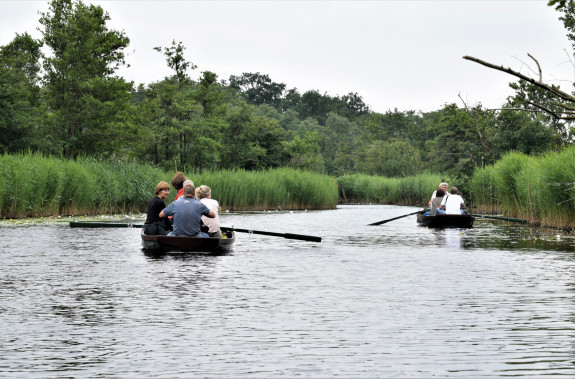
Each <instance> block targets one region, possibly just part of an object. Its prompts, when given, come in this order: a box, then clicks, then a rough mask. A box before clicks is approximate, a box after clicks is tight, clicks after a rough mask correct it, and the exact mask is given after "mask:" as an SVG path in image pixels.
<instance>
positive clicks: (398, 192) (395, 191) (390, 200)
mask: <svg viewBox="0 0 575 379" xmlns="http://www.w3.org/2000/svg"><path fill="white" fill-rule="evenodd" d="M443 181H446V179H445V178H444V177H442V176H441V175H439V174H421V175H417V176H409V177H405V178H385V177H380V176H368V175H364V174H353V175H345V176H342V177H339V178H337V183H338V186H339V191H340V197H341V198H342V199H343V200H344V201H346V202H360V203H371V202H373V203H383V204H403V205H427V203H428V201H429V198H430V196H431V193H432V192H433V191H434V190H436V189H437V187H438V185H439V183H441V182H443Z"/></svg>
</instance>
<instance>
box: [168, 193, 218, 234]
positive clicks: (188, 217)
mask: <svg viewBox="0 0 575 379" xmlns="http://www.w3.org/2000/svg"><path fill="white" fill-rule="evenodd" d="M195 192H196V188H195V187H194V186H193V184H186V185H185V186H184V197H182V198H180V199H178V200H175V201H173V202H172V203H171V204H170V205H168V206H167V207H166V208H165V209H164V210H162V211H161V212H160V217H166V216H174V231H173V232H171V233H169V234H168V235H169V236H191V237H209V235H208V234H207V233H204V232H202V231H201V224H202V216H207V217H209V218H214V217H216V215H215V213H214V211H211V210H210V209H209V208H208V207H206V206H205V205H204V204H202V203H200V202H199V201H198V200H197V199H196V198H195V197H194V195H195Z"/></svg>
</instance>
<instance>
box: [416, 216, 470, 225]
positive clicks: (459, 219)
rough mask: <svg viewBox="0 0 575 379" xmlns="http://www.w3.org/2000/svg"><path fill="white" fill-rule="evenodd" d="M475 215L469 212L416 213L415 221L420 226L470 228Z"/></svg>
mask: <svg viewBox="0 0 575 379" xmlns="http://www.w3.org/2000/svg"><path fill="white" fill-rule="evenodd" d="M474 221H475V217H473V216H472V215H469V214H465V215H436V216H424V215H422V214H418V215H417V223H418V224H419V225H420V226H427V227H429V228H471V227H473V222H474Z"/></svg>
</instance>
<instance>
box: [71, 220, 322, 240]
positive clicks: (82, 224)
mask: <svg viewBox="0 0 575 379" xmlns="http://www.w3.org/2000/svg"><path fill="white" fill-rule="evenodd" d="M143 226H144V225H142V224H129V223H122V222H105V221H104V222H100V221H70V227H71V228H141V227H143ZM221 229H222V230H234V231H236V232H240V233H252V234H263V235H266V236H274V237H283V238H290V239H294V240H304V241H312V242H321V237H316V236H306V235H304V234H293V233H274V232H265V231H262V230H251V229H238V228H228V227H225V226H222V227H221Z"/></svg>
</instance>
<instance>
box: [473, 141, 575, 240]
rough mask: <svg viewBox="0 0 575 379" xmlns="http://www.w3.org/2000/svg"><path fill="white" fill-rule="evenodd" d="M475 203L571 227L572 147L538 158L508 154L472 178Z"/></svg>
mask: <svg viewBox="0 0 575 379" xmlns="http://www.w3.org/2000/svg"><path fill="white" fill-rule="evenodd" d="M472 189H473V193H474V200H475V206H476V208H478V209H491V210H493V211H498V212H501V213H503V214H505V215H507V216H510V217H518V218H523V219H526V220H528V221H530V222H531V223H534V224H541V225H545V226H551V227H556V228H564V229H574V228H575V147H570V148H567V149H565V150H563V151H561V152H559V153H557V152H550V153H547V154H546V155H544V156H541V157H531V156H526V155H524V154H521V153H515V152H512V153H508V154H507V155H505V156H504V157H503V158H502V159H501V160H500V161H499V162H497V163H496V164H495V165H493V166H488V167H485V168H484V169H480V170H477V171H476V172H475V174H474V176H473V178H472Z"/></svg>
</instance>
